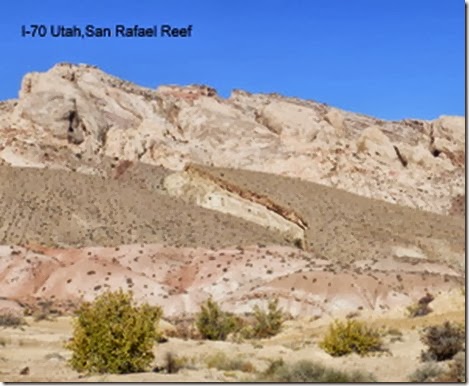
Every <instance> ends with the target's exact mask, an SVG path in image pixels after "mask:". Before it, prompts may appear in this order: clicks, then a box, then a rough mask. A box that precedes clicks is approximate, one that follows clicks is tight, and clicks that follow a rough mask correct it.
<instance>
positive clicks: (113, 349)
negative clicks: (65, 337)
mask: <svg viewBox="0 0 469 386" xmlns="http://www.w3.org/2000/svg"><path fill="white" fill-rule="evenodd" d="M161 316H162V311H161V309H160V308H159V307H152V306H149V305H148V304H143V305H141V306H136V305H134V304H133V296H132V293H131V292H127V293H125V292H123V291H122V290H119V291H117V292H106V293H104V294H102V295H101V296H99V297H98V298H96V300H95V301H94V302H92V303H90V302H85V303H83V304H82V305H81V307H80V308H79V310H78V317H77V319H76V320H75V321H74V331H73V337H72V339H71V341H70V342H69V343H68V344H67V348H69V349H70V350H72V352H73V355H72V358H71V360H70V364H71V366H72V367H73V368H74V369H75V370H77V371H80V372H82V371H87V372H96V373H119V374H120V373H132V372H140V371H144V370H145V369H146V368H147V366H148V365H149V364H150V363H151V362H152V360H153V359H154V354H153V345H154V343H155V339H156V338H157V336H158V334H157V331H156V323H157V321H158V320H159V319H160V318H161Z"/></svg>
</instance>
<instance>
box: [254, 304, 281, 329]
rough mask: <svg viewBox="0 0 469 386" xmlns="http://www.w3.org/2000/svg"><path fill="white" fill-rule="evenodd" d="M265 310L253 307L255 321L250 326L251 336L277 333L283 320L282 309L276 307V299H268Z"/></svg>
mask: <svg viewBox="0 0 469 386" xmlns="http://www.w3.org/2000/svg"><path fill="white" fill-rule="evenodd" d="M267 310H268V311H267V312H266V311H264V310H262V309H260V308H259V307H258V306H255V307H254V318H255V322H254V325H253V326H252V332H253V336H254V337H256V338H268V337H270V336H274V335H277V334H278V333H279V332H280V329H281V328H282V324H283V322H284V320H285V318H284V315H283V312H282V310H281V309H280V308H279V307H278V299H273V300H270V301H269V303H268V305H267Z"/></svg>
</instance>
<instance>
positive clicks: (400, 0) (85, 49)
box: [0, 0, 465, 119]
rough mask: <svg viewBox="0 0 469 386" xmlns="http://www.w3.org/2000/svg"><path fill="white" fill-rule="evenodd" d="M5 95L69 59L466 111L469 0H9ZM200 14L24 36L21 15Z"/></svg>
mask: <svg viewBox="0 0 469 386" xmlns="http://www.w3.org/2000/svg"><path fill="white" fill-rule="evenodd" d="M0 7H1V8H0V9H1V15H2V22H1V23H0V52H1V53H2V60H1V61H0V85H1V87H0V100H3V99H7V98H15V97H16V96H17V93H18V89H19V86H20V82H21V78H22V76H23V75H24V74H25V73H27V72H30V71H45V70H47V69H48V68H50V67H51V66H53V65H54V64H55V63H57V62H63V61H66V62H73V63H89V64H94V65H97V66H98V67H100V68H101V69H103V70H104V71H106V72H109V73H111V74H113V75H116V76H119V77H121V78H124V79H127V80H130V81H133V82H135V83H138V84H141V85H144V86H147V87H156V86H157V85H160V84H190V83H202V84H207V85H210V86H212V87H215V88H216V89H217V90H218V92H219V94H220V95H222V96H224V97H227V96H229V94H230V92H231V90H232V89H234V88H240V89H244V90H247V91H250V92H277V93H280V94H283V95H287V96H296V97H300V98H305V99H312V100H316V101H319V102H324V103H328V104H329V105H333V106H337V107H340V108H343V109H346V110H351V111H355V112H360V113H364V114H369V115H373V116H376V117H380V118H385V119H402V118H425V119H433V118H436V117H438V116H439V115H442V114H447V115H454V114H456V115H464V106H465V95H464V80H465V78H464V76H465V75H464V49H465V47H464V1H463V0H392V1H385V0H379V1H378V0H353V1H352V0H252V1H247V0H231V1H221V0H217V1H215V0H199V1H194V0H192V1H191V0H177V1H169V0H167V1H161V0H160V1H155V0H153V1H149V0H140V1H133V2H131V1H121V0H113V1H97V0H80V1H77V2H72V1H64V0H61V1H51V0H43V1H32V0H31V1H24V0H23V1H21V0H16V1H8V2H7V1H4V2H2V4H1V6H0ZM23 24H24V25H29V24H45V25H46V26H49V25H51V24H54V25H57V24H62V25H67V26H69V25H73V24H75V25H77V26H80V27H83V28H84V27H85V26H86V25H87V24H92V25H94V26H102V27H112V28H114V25H115V24H126V25H129V26H133V25H134V24H139V25H141V26H152V25H154V24H156V25H161V24H171V25H174V26H175V27H185V26H187V25H189V24H192V25H193V36H192V37H191V38H185V39H183V38H161V37H158V38H146V39H145V38H141V39H122V38H108V39H96V38H95V39H77V38H55V39H54V38H43V39H40V38H22V37H21V36H20V29H21V25H23Z"/></svg>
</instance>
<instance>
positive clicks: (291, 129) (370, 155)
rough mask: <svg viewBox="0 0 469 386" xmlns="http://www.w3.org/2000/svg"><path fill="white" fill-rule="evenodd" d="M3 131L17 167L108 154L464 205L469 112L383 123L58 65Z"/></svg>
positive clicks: (29, 81)
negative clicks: (468, 114)
mask: <svg viewBox="0 0 469 386" xmlns="http://www.w3.org/2000/svg"><path fill="white" fill-rule="evenodd" d="M0 133H1V135H0V159H1V160H3V161H4V162H6V163H8V164H12V165H16V166H29V167H44V166H47V167H51V168H65V169H71V170H76V171H79V172H84V173H91V174H93V173H98V174H99V173H102V170H101V166H100V165H101V162H102V159H103V157H104V156H107V157H110V158H112V159H116V160H119V161H122V160H128V161H140V162H143V163H147V164H152V165H161V166H164V167H166V168H169V169H172V170H182V169H183V168H184V166H185V165H186V164H188V163H189V162H194V163H198V164H202V165H208V166H218V167H230V168H242V169H248V170H253V171H262V172H270V173H274V174H279V175H285V176H290V177H299V178H301V179H304V180H307V181H312V182H317V183H320V184H323V185H328V186H333V187H337V188H340V189H344V190H346V191H349V192H352V193H356V194H359V195H362V196H365V197H371V198H377V199H380V200H385V201H388V202H392V203H398V204H401V205H405V206H410V207H413V208H419V209H424V210H428V211H433V212H436V213H440V214H447V213H451V214H461V210H456V211H455V210H454V205H455V202H457V200H460V199H459V198H458V197H461V195H462V194H464V155H465V148H464V139H465V137H464V136H465V125H464V118H463V117H449V116H443V117H440V118H438V119H436V120H433V121H424V120H418V119H406V120H402V121H398V122H394V121H384V120H380V119H377V118H373V117H368V116H364V115H360V114H355V113H351V112H347V111H342V110H339V109H337V108H333V107H330V106H327V105H325V104H322V103H318V102H314V101H306V100H300V99H296V98H286V97H282V96H280V95H276V94H269V95H264V94H250V93H247V92H245V91H239V90H234V91H233V93H232V95H231V96H230V97H229V98H227V99H223V98H220V97H219V96H217V93H216V91H215V90H214V89H213V88H210V87H207V86H197V85H192V86H187V87H180V86H160V87H158V88H157V89H149V88H144V87H140V86H137V85H135V84H132V83H129V82H126V81H123V80H120V79H118V78H116V77H113V76H111V75H108V74H106V73H104V72H103V71H101V70H99V69H98V68H95V67H92V66H88V65H72V64H58V65H56V66H54V67H53V68H52V69H50V70H49V71H48V72H45V73H30V74H27V75H26V76H25V77H24V79H23V82H22V85H21V89H20V92H19V97H18V99H17V100H10V101H5V102H2V103H0ZM77 160H79V162H78V163H77ZM86 162H88V165H86ZM452 208H453V209H452Z"/></svg>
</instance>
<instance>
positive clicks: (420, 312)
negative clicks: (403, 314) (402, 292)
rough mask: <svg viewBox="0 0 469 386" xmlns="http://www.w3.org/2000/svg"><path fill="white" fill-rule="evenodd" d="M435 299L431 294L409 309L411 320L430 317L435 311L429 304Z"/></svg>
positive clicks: (408, 313)
mask: <svg viewBox="0 0 469 386" xmlns="http://www.w3.org/2000/svg"><path fill="white" fill-rule="evenodd" d="M434 299H435V298H434V297H433V295H431V294H426V295H425V296H424V297H423V298H421V299H420V300H419V301H418V302H417V304H414V305H411V306H409V307H407V315H408V316H409V318H416V317H418V316H425V315H428V314H429V313H430V312H432V311H433V310H432V309H431V308H430V307H429V304H430V303H431V302H432V301H433V300H434Z"/></svg>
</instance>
